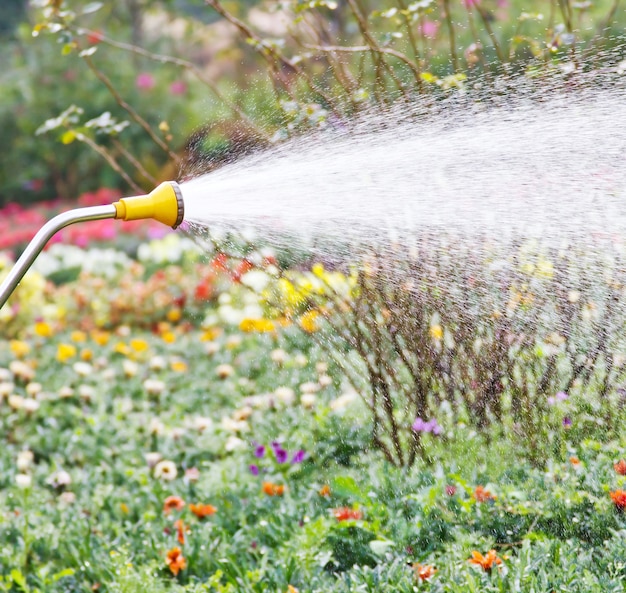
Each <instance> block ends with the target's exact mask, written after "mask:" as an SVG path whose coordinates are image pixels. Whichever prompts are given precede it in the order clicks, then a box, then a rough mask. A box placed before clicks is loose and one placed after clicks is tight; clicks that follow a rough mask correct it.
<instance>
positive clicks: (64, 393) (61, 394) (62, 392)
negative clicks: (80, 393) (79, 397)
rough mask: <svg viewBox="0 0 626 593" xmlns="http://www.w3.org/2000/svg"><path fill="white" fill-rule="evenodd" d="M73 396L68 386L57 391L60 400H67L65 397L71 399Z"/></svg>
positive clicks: (72, 391)
mask: <svg viewBox="0 0 626 593" xmlns="http://www.w3.org/2000/svg"><path fill="white" fill-rule="evenodd" d="M73 396H74V390H73V389H72V388H71V387H70V386H69V385H64V386H63V387H61V389H59V397H60V398H63V399H65V398H67V397H73Z"/></svg>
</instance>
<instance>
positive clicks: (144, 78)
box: [135, 72, 156, 91]
mask: <svg viewBox="0 0 626 593" xmlns="http://www.w3.org/2000/svg"><path fill="white" fill-rule="evenodd" d="M155 84H156V81H155V80H154V76H152V74H150V73H149V72H141V73H140V74H138V75H137V79H136V80H135V85H136V86H137V88H138V89H139V90H142V91H149V90H150V89H152V88H154V85H155Z"/></svg>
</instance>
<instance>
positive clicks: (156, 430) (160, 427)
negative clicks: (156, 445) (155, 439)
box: [148, 418, 165, 436]
mask: <svg viewBox="0 0 626 593" xmlns="http://www.w3.org/2000/svg"><path fill="white" fill-rule="evenodd" d="M164 430H165V424H163V422H161V420H159V419H158V418H152V419H151V420H150V424H149V425H148V432H149V433H150V434H153V435H156V436H159V435H162V434H163V431H164Z"/></svg>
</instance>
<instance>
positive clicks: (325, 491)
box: [319, 484, 330, 496]
mask: <svg viewBox="0 0 626 593" xmlns="http://www.w3.org/2000/svg"><path fill="white" fill-rule="evenodd" d="M319 495H320V496H330V486H329V485H328V484H324V485H323V486H322V487H321V488H320V490H319Z"/></svg>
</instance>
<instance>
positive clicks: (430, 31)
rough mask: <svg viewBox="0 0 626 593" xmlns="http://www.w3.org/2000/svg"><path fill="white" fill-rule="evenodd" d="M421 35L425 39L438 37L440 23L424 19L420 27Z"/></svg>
mask: <svg viewBox="0 0 626 593" xmlns="http://www.w3.org/2000/svg"><path fill="white" fill-rule="evenodd" d="M419 30H420V33H421V34H422V35H423V36H424V37H429V38H431V39H432V38H433V37H436V36H437V31H439V23H438V22H437V21H431V20H429V19H424V21H423V22H422V23H421V25H420V26H419Z"/></svg>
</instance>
